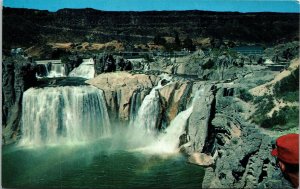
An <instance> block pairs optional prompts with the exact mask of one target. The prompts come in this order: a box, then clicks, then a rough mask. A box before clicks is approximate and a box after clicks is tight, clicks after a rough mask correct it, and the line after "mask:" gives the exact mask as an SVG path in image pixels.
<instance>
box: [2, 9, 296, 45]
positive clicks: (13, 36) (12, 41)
mask: <svg viewBox="0 0 300 189" xmlns="http://www.w3.org/2000/svg"><path fill="white" fill-rule="evenodd" d="M298 22H299V14H296V13H295V14H290V13H233V12H227V13H226V12H219V13H218V12H207V11H177V12H175V11H161V12H153V11H148V12H106V11H98V10H94V9H78V10H77V9H62V10H58V11H57V12H49V11H40V10H30V9H12V8H6V7H5V8H4V10H3V45H4V47H5V48H4V49H8V50H10V49H11V48H12V47H13V46H31V45H32V44H35V43H37V42H40V43H43V41H46V40H47V41H71V42H73V41H78V42H80V41H81V42H83V41H87V40H88V41H97V42H107V41H112V40H115V39H119V40H121V41H128V42H130V43H144V44H146V43H147V42H149V41H153V40H154V36H157V35H160V36H169V37H171V36H172V37H174V36H173V34H174V32H178V33H179V37H180V38H181V39H180V40H182V39H184V38H186V37H188V38H190V39H195V38H199V37H203V38H205V37H211V38H212V39H214V40H212V42H211V45H212V46H214V47H220V46H222V44H223V43H222V41H224V39H229V40H232V41H244V42H251V43H255V42H259V43H274V42H276V41H279V40H282V41H291V40H293V39H297V38H298V33H299V28H298ZM11 23H14V24H13V25H12V24H11ZM137 28H138V29H137ZM287 28H288V29H287ZM220 34H222V38H223V39H222V38H221V36H220ZM131 46H132V45H131Z"/></svg>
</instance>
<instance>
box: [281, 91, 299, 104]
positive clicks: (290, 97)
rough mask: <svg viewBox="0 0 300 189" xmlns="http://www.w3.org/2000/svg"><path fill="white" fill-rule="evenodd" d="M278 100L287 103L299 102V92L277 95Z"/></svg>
mask: <svg viewBox="0 0 300 189" xmlns="http://www.w3.org/2000/svg"><path fill="white" fill-rule="evenodd" d="M279 98H281V99H282V100H284V101H288V102H299V91H294V92H285V93H283V94H282V95H279Z"/></svg>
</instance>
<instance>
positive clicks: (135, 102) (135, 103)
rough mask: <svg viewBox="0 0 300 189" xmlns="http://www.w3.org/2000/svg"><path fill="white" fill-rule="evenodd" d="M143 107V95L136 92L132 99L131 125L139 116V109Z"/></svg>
mask: <svg viewBox="0 0 300 189" xmlns="http://www.w3.org/2000/svg"><path fill="white" fill-rule="evenodd" d="M140 106H141V93H140V91H135V92H134V93H133V95H132V97H131V99H130V117H129V118H130V123H129V125H132V124H133V122H134V120H135V118H136V116H137V114H138V111H139V108H140Z"/></svg>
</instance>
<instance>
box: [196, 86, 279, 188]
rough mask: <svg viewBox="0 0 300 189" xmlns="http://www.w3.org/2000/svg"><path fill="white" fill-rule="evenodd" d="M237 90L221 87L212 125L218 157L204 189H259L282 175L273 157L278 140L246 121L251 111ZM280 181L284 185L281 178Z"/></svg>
mask: <svg viewBox="0 0 300 189" xmlns="http://www.w3.org/2000/svg"><path fill="white" fill-rule="evenodd" d="M235 87H238V86H237V85H228V84H225V85H224V84H219V85H217V88H218V92H217V93H216V110H215V117H214V118H213V120H212V122H211V124H212V126H213V127H214V129H215V130H214V132H215V139H216V142H215V150H216V153H217V155H216V158H215V164H214V166H212V167H209V168H206V172H205V177H204V179H203V183H202V187H203V188H255V187H258V186H260V185H262V184H263V183H266V182H268V181H269V180H270V179H272V175H273V174H276V173H278V172H279V170H277V169H276V168H275V159H274V158H273V157H272V156H271V154H270V152H271V149H272V143H273V142H272V141H273V140H274V139H273V138H271V137H269V136H267V135H265V134H262V133H261V132H260V130H259V129H258V128H256V126H255V125H253V124H250V123H247V122H246V121H245V119H244V117H243V114H244V113H243V112H246V111H248V110H247V107H246V106H244V105H243V103H242V102H241V101H240V99H238V98H236V97H235V92H234V91H235V90H237V89H235ZM230 90H231V91H232V90H233V92H228V91H230ZM277 181H278V182H281V180H280V178H279V180H277Z"/></svg>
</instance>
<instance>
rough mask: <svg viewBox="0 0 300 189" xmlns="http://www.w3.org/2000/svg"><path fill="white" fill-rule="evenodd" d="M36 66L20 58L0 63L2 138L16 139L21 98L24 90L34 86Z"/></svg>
mask: <svg viewBox="0 0 300 189" xmlns="http://www.w3.org/2000/svg"><path fill="white" fill-rule="evenodd" d="M36 69H37V68H36V64H34V63H31V62H29V61H28V60H25V59H24V58H22V57H17V58H4V60H3V61H2V126H3V125H4V132H3V134H4V135H3V136H2V138H3V139H5V138H7V139H10V138H16V136H17V133H18V132H19V129H20V118H21V114H22V113H21V112H22V97H23V93H24V91H25V90H27V89H28V88H30V87H32V86H34V85H36V81H37V79H36Z"/></svg>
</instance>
